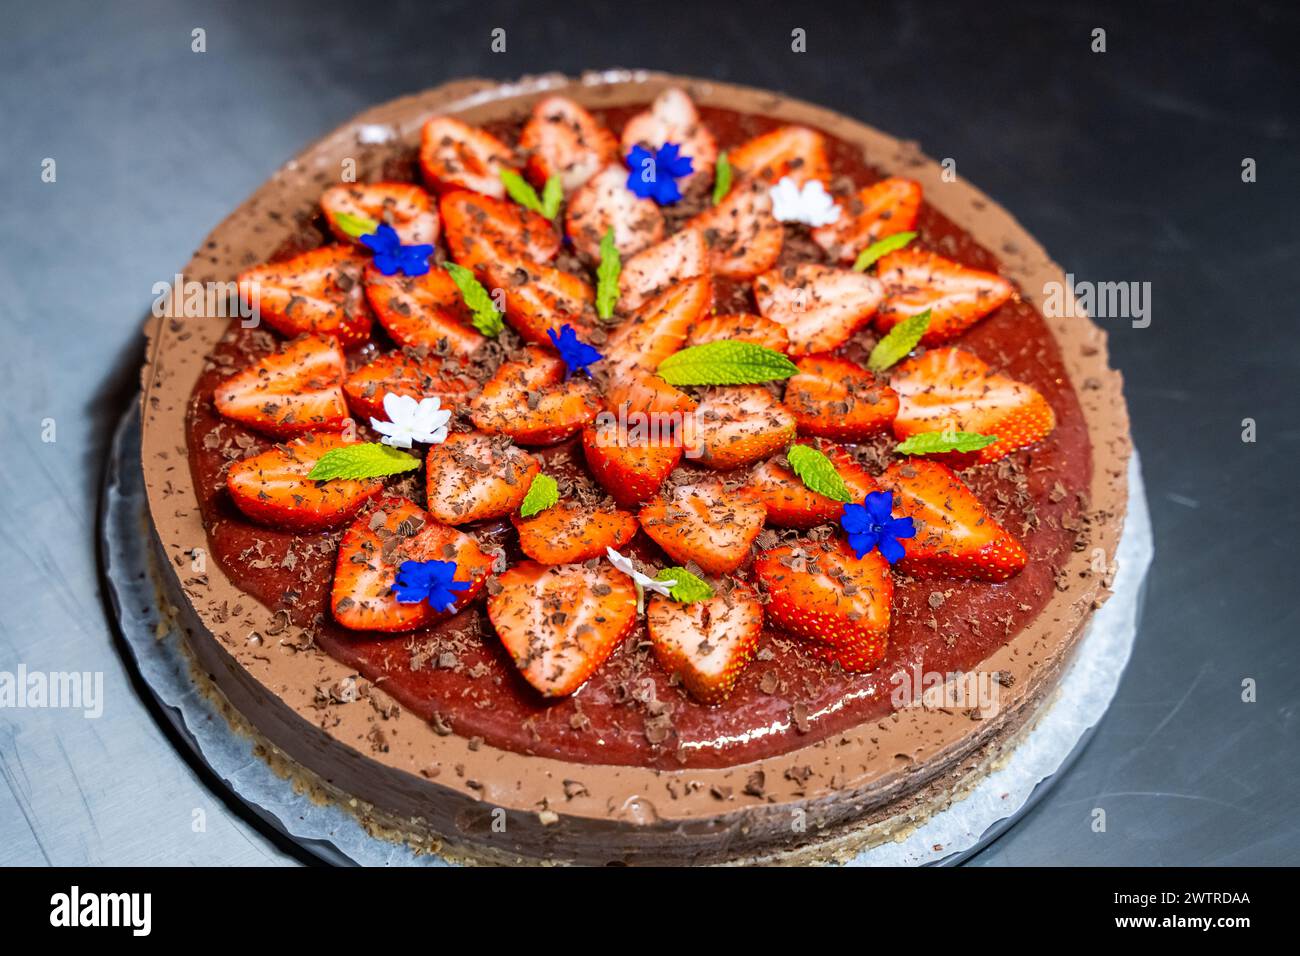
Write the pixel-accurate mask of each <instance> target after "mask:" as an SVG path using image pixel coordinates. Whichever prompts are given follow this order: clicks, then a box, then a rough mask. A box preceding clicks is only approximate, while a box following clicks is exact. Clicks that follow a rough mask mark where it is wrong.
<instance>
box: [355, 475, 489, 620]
mask: <svg viewBox="0 0 1300 956" xmlns="http://www.w3.org/2000/svg"><path fill="white" fill-rule="evenodd" d="M406 561H452V562H455V564H456V574H455V578H454V580H456V581H465V582H468V583H469V587H468V588H467V589H465V590H457V591H453V592H452V593H453V594H455V610H453V611H450V612H449V611H447V610H445V609H442V608H433V607H430V606H429V602H428V601H421V602H419V603H411V604H404V603H402V602H400V601H398V600H397V597H396V595H394V594H393V585H394V583H395V582H396V580H397V574H398V572H399V571H400V570H401V567H402V564H403V563H404V562H406ZM491 571H492V558H491V557H490V556H489V555H486V554H484V553H483V551H482V550H481V549H480V548H479V546H478V542H477V541H475V540H474V539H473V538H471V537H470V536H469V535H467V534H462V533H461V532H459V531H457V530H456V529H455V528H449V527H447V526H446V525H445V524H439V523H438V522H436V521H432V520H431V519H430V518H429V515H427V514H426V513H425V512H424V511H422V510H421V509H420V508H418V507H417V506H416V505H415V504H413V503H412V502H410V501H408V500H407V499H405V498H395V497H394V498H383V499H381V500H380V501H379V502H378V503H377V504H376V506H375V507H374V509H373V510H371V511H368V512H366V513H365V514H362V515H360V516H359V517H358V518H357V520H356V521H354V522H353V523H352V526H351V527H349V528H348V530H347V531H345V532H343V540H342V541H340V542H339V556H338V562H337V564H336V565H335V569H334V587H333V590H332V592H331V594H330V609H331V610H332V611H333V613H334V620H336V621H338V622H339V623H340V624H342V625H343V626H344V627H346V628H349V629H351V630H354V631H384V632H393V631H411V630H414V629H415V628H417V627H425V626H426V625H429V624H432V623H433V622H435V621H438V620H441V619H443V618H447V617H450V616H451V615H452V614H454V613H456V612H458V611H460V610H461V609H463V608H464V607H466V606H467V605H468V604H470V602H472V601H473V600H474V599H475V598H477V597H478V595H479V593H480V592H481V591H482V590H483V586H484V584H485V583H486V581H487V577H488V574H490V573H491Z"/></svg>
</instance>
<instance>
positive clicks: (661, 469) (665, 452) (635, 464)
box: [582, 426, 682, 508]
mask: <svg viewBox="0 0 1300 956" xmlns="http://www.w3.org/2000/svg"><path fill="white" fill-rule="evenodd" d="M582 451H583V454H584V455H585V456H586V459H587V467H588V468H589V469H590V470H591V474H592V476H593V477H594V478H595V479H596V481H598V482H599V483H600V486H601V487H602V488H604V489H605V490H606V491H607V492H609V493H610V494H611V495H612V496H613V497H614V500H615V501H617V502H618V503H619V504H620V505H622V506H623V507H625V508H628V507H631V506H633V505H638V504H640V503H641V502H643V501H645V500H647V499H648V498H650V497H651V496H653V495H654V494H655V492H657V491H658V490H659V487H660V486H661V485H662V484H663V483H664V480H665V479H666V478H667V477H668V476H669V475H670V474H672V471H673V469H674V468H676V467H677V463H678V462H680V461H681V460H682V446H681V444H680V442H678V441H676V440H675V439H674V438H673V437H672V436H671V435H660V434H656V435H650V434H637V433H636V432H635V431H634V430H632V429H619V428H616V427H610V428H602V427H600V426H594V427H593V426H588V427H587V428H585V429H583V432H582Z"/></svg>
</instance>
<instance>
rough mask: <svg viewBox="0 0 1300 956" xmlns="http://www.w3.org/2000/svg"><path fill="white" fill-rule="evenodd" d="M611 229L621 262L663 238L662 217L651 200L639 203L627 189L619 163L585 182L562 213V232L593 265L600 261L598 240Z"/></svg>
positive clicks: (637, 197)
mask: <svg viewBox="0 0 1300 956" xmlns="http://www.w3.org/2000/svg"><path fill="white" fill-rule="evenodd" d="M610 229H613V230H614V245H615V246H617V247H618V251H619V254H620V255H622V256H623V257H624V258H627V257H628V256H631V255H633V254H635V253H638V252H640V251H641V250H642V249H644V248H646V247H647V246H653V245H654V244H655V243H656V242H659V240H661V239H663V237H664V216H663V213H661V212H660V211H659V206H658V205H657V204H656V203H655V201H654V200H653V199H642V198H640V197H639V196H637V194H636V193H634V192H632V190H630V189H628V188H627V167H625V166H624V165H623V164H622V163H617V164H615V165H612V166H606V167H605V168H604V169H603V170H601V171H600V172H598V173H596V175H594V176H592V177H591V178H590V179H589V180H587V183H586V185H585V186H583V187H582V188H581V189H579V190H578V191H577V192H575V193H574V194H573V196H572V198H571V199H570V200H569V205H568V208H567V210H566V211H565V217H564V231H565V232H566V233H567V234H568V236H569V238H570V239H571V240H573V247H574V248H575V249H577V250H578V252H580V253H582V254H583V255H584V256H586V257H587V258H588V259H590V260H591V261H593V262H599V261H600V240H601V239H603V238H604V237H605V233H606V232H607V231H609V230H610Z"/></svg>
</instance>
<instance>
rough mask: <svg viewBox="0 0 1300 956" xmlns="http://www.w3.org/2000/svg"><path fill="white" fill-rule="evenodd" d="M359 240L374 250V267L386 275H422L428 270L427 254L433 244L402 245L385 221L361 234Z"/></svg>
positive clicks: (431, 251) (395, 232)
mask: <svg viewBox="0 0 1300 956" xmlns="http://www.w3.org/2000/svg"><path fill="white" fill-rule="evenodd" d="M360 242H361V244H362V245H363V246H366V247H367V248H368V249H370V250H372V251H373V252H374V254H375V268H376V269H378V270H379V271H380V272H382V273H383V274H384V275H386V276H390V275H392V274H393V273H395V272H401V273H402V274H404V275H408V276H422V275H424V274H425V273H426V272H428V271H429V256H431V255H433V246H431V245H428V244H427V243H422V244H420V245H418V246H404V245H402V240H401V239H399V238H398V236H397V230H396V229H394V228H393V227H392V226H390V225H389V224H388V223H386V222H381V223H380V224H379V228H378V229H376V230H375V231H374V232H372V233H369V234H368V235H364V236H362V237H361V238H360Z"/></svg>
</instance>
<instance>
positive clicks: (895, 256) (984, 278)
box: [876, 249, 1015, 345]
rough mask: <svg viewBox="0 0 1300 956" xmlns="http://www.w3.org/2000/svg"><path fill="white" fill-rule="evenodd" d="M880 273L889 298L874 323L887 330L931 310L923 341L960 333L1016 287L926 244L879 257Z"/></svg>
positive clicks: (927, 342) (942, 339)
mask: <svg viewBox="0 0 1300 956" xmlns="http://www.w3.org/2000/svg"><path fill="white" fill-rule="evenodd" d="M876 274H877V275H878V276H880V281H881V282H883V283H884V284H885V301H884V302H882V303H881V304H880V311H879V313H877V315H876V327H877V328H879V329H880V330H881V331H882V332H888V331H889V330H890V329H892V328H893V327H894V326H895V325H897V324H898V323H899V322H901V321H903V320H904V319H906V318H909V317H911V316H913V315H917V314H919V313H921V312H925V311H926V310H927V309H928V310H929V312H930V325H929V327H928V328H927V329H926V331H925V335H924V336H922V337H921V343H922V344H923V345H937V344H939V343H940V342H946V341H947V340H948V339H950V338H952V337H953V336H956V335H960V334H961V333H962V332H965V331H966V330H967V329H968V328H970V327H971V326H972V325H974V324H975V323H976V322H978V321H979V320H980V319H982V318H984V317H985V316H986V315H988V314H989V313H990V312H992V311H993V310H994V309H996V308H997V307H998V306H1000V305H1002V304H1003V303H1004V302H1006V301H1007V300H1008V299H1010V298H1011V294H1012V293H1013V292H1014V291H1015V289H1014V288H1013V287H1012V285H1011V283H1010V282H1008V281H1007V280H1006V279H1004V278H1002V277H1001V276H1000V275H996V274H994V273H992V272H982V271H981V270H979V269H968V268H967V267H966V266H963V265H960V264H959V263H956V262H953V261H952V260H951V259H945V258H944V257H943V256H937V255H935V254H934V253H933V252H926V251H925V250H923V249H899V250H898V251H897V252H891V253H889V255H887V256H885V257H884V258H882V259H881V260H880V264H879V265H878V266H877V268H876Z"/></svg>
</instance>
